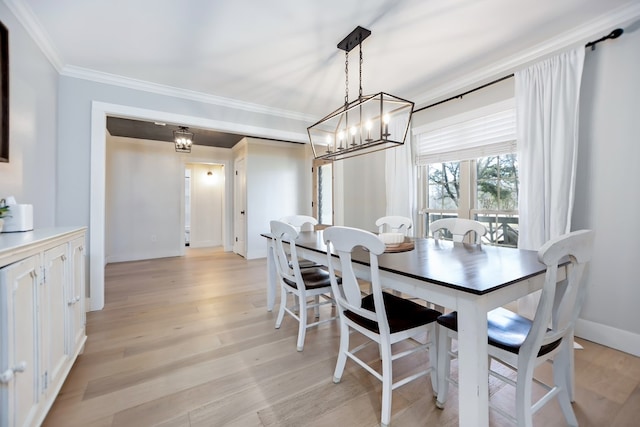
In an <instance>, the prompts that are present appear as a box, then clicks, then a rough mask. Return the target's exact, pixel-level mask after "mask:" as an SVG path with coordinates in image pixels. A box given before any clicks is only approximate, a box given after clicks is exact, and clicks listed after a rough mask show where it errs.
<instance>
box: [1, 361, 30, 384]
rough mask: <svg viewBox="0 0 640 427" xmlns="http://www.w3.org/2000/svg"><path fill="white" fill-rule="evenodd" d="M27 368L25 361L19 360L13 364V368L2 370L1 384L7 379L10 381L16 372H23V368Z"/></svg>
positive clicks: (6, 381)
mask: <svg viewBox="0 0 640 427" xmlns="http://www.w3.org/2000/svg"><path fill="white" fill-rule="evenodd" d="M25 369H27V362H24V361H23V362H20V363H18V364H17V365H16V366H14V367H13V368H9V369H7V370H6V371H4V372H2V373H1V374H0V383H1V384H6V383H8V382H9V381H11V380H12V379H13V377H14V374H15V373H16V372H24V370H25Z"/></svg>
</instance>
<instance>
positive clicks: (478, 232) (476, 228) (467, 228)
mask: <svg viewBox="0 0 640 427" xmlns="http://www.w3.org/2000/svg"><path fill="white" fill-rule="evenodd" d="M429 230H430V231H431V235H432V236H433V238H434V239H436V240H438V239H441V238H442V235H443V231H444V230H448V231H449V232H450V233H451V235H452V237H453V241H454V242H462V241H463V240H464V238H465V236H466V235H467V234H469V233H472V232H473V233H474V234H475V239H474V242H475V243H481V242H482V236H484V235H485V234H487V227H485V226H484V224H482V223H481V222H478V221H474V220H472V219H466V218H443V219H439V220H437V221H433V222H432V223H431V224H429Z"/></svg>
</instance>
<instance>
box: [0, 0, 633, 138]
mask: <svg viewBox="0 0 640 427" xmlns="http://www.w3.org/2000/svg"><path fill="white" fill-rule="evenodd" d="M638 1H639V0H633V1H630V0H606V1H604V0H561V1H560V0H519V1H514V0H482V1H478V0H367V1H363V0H323V1H316V0H271V1H264V0H238V1H211V0H190V1H188V2H179V1H175V0H136V1H130V0H95V1H83V0H56V1H51V0H5V2H6V3H7V4H10V5H13V9H14V10H16V9H19V10H21V11H22V12H23V14H24V15H25V16H29V17H30V19H31V21H32V24H33V25H34V26H35V27H36V28H37V31H38V32H39V33H40V34H42V35H43V37H44V39H45V40H47V41H48V45H49V47H50V51H51V53H50V54H49V57H50V58H53V61H55V62H57V63H58V64H57V66H58V67H59V68H60V69H61V72H62V73H64V72H68V71H69V70H76V71H77V70H83V71H85V72H89V73H91V72H96V73H101V74H102V73H105V74H102V75H110V76H119V77H124V78H128V79H132V81H143V82H150V83H153V84H157V85H162V86H167V87H171V88H179V89H185V90H189V91H194V92H196V93H202V94H207V95H213V96H216V97H221V98H224V99H229V100H235V101H241V102H244V103H250V104H255V105H258V106H260V107H261V108H262V107H264V108H266V109H271V110H273V111H276V112H291V113H296V114H302V115H305V117H307V116H308V117H315V118H317V119H319V118H320V117H322V116H324V115H325V114H327V113H328V112H330V111H332V110H334V109H335V108H337V107H339V106H340V105H341V104H342V103H343V102H344V92H345V89H344V87H345V75H344V70H345V64H344V61H345V57H344V52H343V51H341V50H339V49H338V48H337V47H336V46H337V44H338V42H340V41H341V40H342V39H343V38H344V37H345V36H346V35H348V34H349V33H350V32H351V31H352V30H353V29H354V28H355V27H356V26H358V25H360V26H363V27H365V28H367V29H369V30H371V32H372V34H371V36H370V37H369V38H367V39H366V40H365V41H364V43H363V44H362V48H363V54H364V62H363V72H362V78H363V89H364V93H365V94H367V93H376V92H380V91H384V92H388V93H391V94H393V95H396V96H399V97H401V98H405V99H410V100H412V101H414V102H416V107H420V106H423V105H425V104H427V103H428V102H431V101H433V96H432V95H433V93H434V89H435V88H441V87H446V85H447V84H448V83H449V82H451V81H454V80H457V81H460V80H461V79H464V77H465V76H468V75H470V74H473V73H474V72H477V70H482V69H487V68H488V67H491V66H492V64H495V63H496V62H500V61H502V62H504V61H508V59H509V58H512V57H514V56H517V55H519V54H521V53H522V52H528V51H535V49H536V48H537V47H538V46H540V45H541V44H544V43H547V44H548V43H549V42H550V41H552V40H554V39H557V40H561V41H562V40H565V41H566V40H567V37H566V34H567V33H569V32H572V31H573V32H577V33H580V34H582V35H584V36H585V37H592V36H594V34H588V29H589V28H594V26H593V25H592V24H593V22H596V21H602V20H603V19H602V18H603V17H607V16H609V17H611V16H619V15H621V13H620V11H621V10H625V9H626V8H630V7H635V6H637V5H638ZM636 9H637V8H636ZM634 10H635V9H634ZM616 14H617V15H616ZM605 20H606V19H605ZM581 28H582V29H583V30H582V32H580V31H577V30H578V29H581ZM585 28H586V29H587V30H584V29H585ZM612 29H613V28H609V29H608V30H607V31H610V30H612ZM600 35H604V34H599V35H598V36H600ZM574 38H575V37H574ZM349 60H350V63H351V67H350V85H349V87H350V89H351V90H350V100H351V99H353V98H355V97H356V96H357V89H358V86H357V83H358V69H357V63H358V60H357V51H354V52H352V53H351V55H350V56H349ZM310 124H312V123H311V122H310V123H309V125H310ZM197 139H198V138H196V140H197Z"/></svg>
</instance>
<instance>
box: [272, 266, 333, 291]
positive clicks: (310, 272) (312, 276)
mask: <svg viewBox="0 0 640 427" xmlns="http://www.w3.org/2000/svg"><path fill="white" fill-rule="evenodd" d="M300 273H301V274H302V280H304V285H305V287H306V288H307V289H317V288H325V287H327V286H331V280H330V278H329V272H328V271H327V270H325V269H323V268H305V269H304V270H302V271H301V272H300ZM337 280H338V283H342V279H341V278H340V277H338V278H337ZM284 281H285V283H286V284H287V285H289V286H291V287H292V288H296V289H297V288H298V285H297V284H296V282H294V281H292V280H289V279H284Z"/></svg>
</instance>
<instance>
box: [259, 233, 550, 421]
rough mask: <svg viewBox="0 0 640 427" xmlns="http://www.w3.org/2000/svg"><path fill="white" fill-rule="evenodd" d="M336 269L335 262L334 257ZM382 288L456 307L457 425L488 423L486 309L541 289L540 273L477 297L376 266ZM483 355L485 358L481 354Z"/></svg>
mask: <svg viewBox="0 0 640 427" xmlns="http://www.w3.org/2000/svg"><path fill="white" fill-rule="evenodd" d="M268 242H269V243H268V251H267V254H268V255H267V265H268V266H267V269H268V276H269V277H268V283H267V310H269V311H272V310H273V307H274V305H275V295H276V286H277V275H276V274H277V273H276V269H275V264H274V255H273V248H272V242H273V240H272V239H268ZM296 249H297V252H298V256H300V257H302V258H305V259H308V260H310V261H314V262H316V263H318V264H322V265H327V254H326V253H321V252H317V251H314V250H310V249H307V248H304V247H301V246H296ZM333 261H334V263H336V264H334V265H335V266H336V267H337V260H335V259H334V260H333ZM354 271H355V273H356V275H357V276H358V277H359V278H361V279H363V280H369V277H367V276H368V272H369V271H368V267H367V266H361V267H360V266H359V264H355V263H354ZM380 278H381V279H382V283H384V285H385V287H388V288H390V289H394V290H398V291H400V292H402V293H405V294H408V295H411V296H414V297H417V298H421V299H424V300H427V301H429V302H432V303H434V304H438V305H441V306H443V307H447V308H449V309H452V310H457V311H458V383H459V387H458V393H459V399H458V401H459V402H461V403H462V402H464V404H459V415H458V417H459V425H460V426H461V427H483V426H488V425H489V406H488V399H489V386H488V379H489V377H488V375H489V373H488V366H487V356H486V355H487V354H488V348H487V346H488V344H487V313H488V312H489V311H491V310H493V309H494V308H497V307H500V306H502V305H504V304H506V303H509V302H511V301H514V300H516V299H518V298H520V297H522V296H524V295H527V294H529V293H531V292H534V291H536V290H539V289H541V288H542V286H543V284H544V274H539V275H537V276H534V277H532V278H529V279H526V280H522V281H519V282H516V283H513V284H511V285H509V286H506V287H503V288H500V289H498V290H495V291H492V292H489V293H486V294H483V295H477V294H473V293H470V292H465V291H462V290H457V289H454V288H449V287H446V286H442V285H438V284H433V283H430V282H427V281H424V280H418V279H414V278H411V277H407V276H404V275H401V274H397V273H390V272H388V271H385V270H380ZM481 355H484V356H481Z"/></svg>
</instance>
